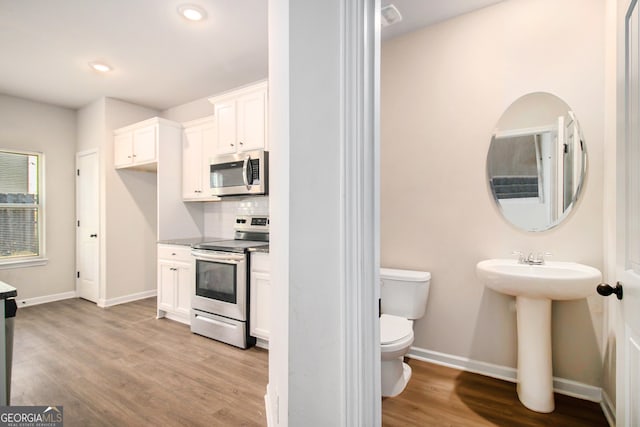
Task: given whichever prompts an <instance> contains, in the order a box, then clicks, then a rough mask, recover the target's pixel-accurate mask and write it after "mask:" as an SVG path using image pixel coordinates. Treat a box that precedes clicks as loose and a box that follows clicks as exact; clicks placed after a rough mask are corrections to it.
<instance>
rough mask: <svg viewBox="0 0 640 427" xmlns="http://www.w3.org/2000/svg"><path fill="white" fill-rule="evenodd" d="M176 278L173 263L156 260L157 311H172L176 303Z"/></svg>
mask: <svg viewBox="0 0 640 427" xmlns="http://www.w3.org/2000/svg"><path fill="white" fill-rule="evenodd" d="M176 276H177V275H176V270H175V267H174V265H173V263H169V262H166V261H161V260H158V309H160V310H164V311H168V312H172V311H173V309H174V307H175V303H176V297H175V289H176Z"/></svg>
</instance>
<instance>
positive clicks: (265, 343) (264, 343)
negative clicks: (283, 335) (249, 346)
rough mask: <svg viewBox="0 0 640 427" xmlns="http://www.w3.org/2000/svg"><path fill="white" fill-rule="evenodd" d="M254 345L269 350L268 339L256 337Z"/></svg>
mask: <svg viewBox="0 0 640 427" xmlns="http://www.w3.org/2000/svg"><path fill="white" fill-rule="evenodd" d="M256 347H260V348H262V349H265V350H269V341H267V340H263V339H262V338H256Z"/></svg>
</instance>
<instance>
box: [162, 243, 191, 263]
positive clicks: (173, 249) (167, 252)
mask: <svg viewBox="0 0 640 427" xmlns="http://www.w3.org/2000/svg"><path fill="white" fill-rule="evenodd" d="M158 258H161V259H167V260H176V261H186V262H191V247H189V246H181V245H158Z"/></svg>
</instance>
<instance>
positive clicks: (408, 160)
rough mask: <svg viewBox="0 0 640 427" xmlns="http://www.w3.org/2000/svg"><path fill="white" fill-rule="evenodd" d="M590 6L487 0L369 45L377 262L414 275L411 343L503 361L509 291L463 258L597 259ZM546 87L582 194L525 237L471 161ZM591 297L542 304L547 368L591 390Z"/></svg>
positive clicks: (599, 54)
mask: <svg viewBox="0 0 640 427" xmlns="http://www.w3.org/2000/svg"><path fill="white" fill-rule="evenodd" d="M604 12H605V10H604V2H601V1H598V0H518V1H509V2H503V3H499V4H497V5H494V6H492V7H489V8H485V9H482V10H480V11H477V12H473V13H470V14H467V15H463V16H461V17H458V18H455V19H452V20H449V21H445V22H442V23H439V24H436V25H434V26H431V27H428V28H426V29H423V30H420V31H417V32H414V33H411V34H408V35H406V36H403V37H400V38H396V39H392V40H390V41H388V42H385V43H384V44H383V45H382V59H381V62H382V64H381V67H382V69H381V86H382V88H381V265H382V266H384V267H395V268H406V269H416V270H427V271H430V272H431V273H432V286H431V292H430V299H429V302H428V306H427V314H426V315H425V317H424V318H423V319H421V320H418V321H417V322H416V324H415V328H414V329H415V334H416V338H415V342H414V347H415V348H417V349H423V350H426V352H423V354H428V355H436V356H437V355H438V353H444V354H446V355H452V356H455V357H458V358H461V359H459V360H466V359H472V360H474V361H480V362H486V363H490V364H495V365H499V366H506V367H515V365H516V319H515V307H514V303H513V298H511V297H507V296H503V295H500V294H497V293H495V292H493V291H490V290H487V289H485V288H484V286H483V285H482V283H480V282H479V281H478V280H477V278H476V275H475V265H476V263H477V262H478V261H480V260H482V259H485V258H499V257H511V256H512V255H511V252H512V251H514V250H519V251H523V252H528V251H550V252H552V253H553V258H552V259H554V260H571V261H577V262H581V263H585V264H589V265H592V266H595V267H598V268H602V267H603V232H602V230H603V214H602V199H603V190H602V188H603V160H602V158H603V138H604V109H603V108H604V107H603V105H604ZM538 91H542V92H549V93H552V94H555V95H557V96H559V97H560V98H562V99H563V100H564V101H565V102H566V103H567V104H568V105H569V106H570V107H571V108H572V109H573V110H574V112H575V113H576V115H577V118H578V120H579V122H580V124H581V126H582V131H583V135H584V138H585V142H586V145H587V151H588V154H589V164H588V172H587V174H588V176H587V180H586V186H585V189H584V193H583V197H582V198H581V200H580V201H579V203H578V205H577V208H576V209H575V211H574V212H573V214H572V215H571V216H570V217H569V218H568V220H567V221H565V222H564V223H563V224H562V225H560V226H558V227H556V228H554V229H552V230H549V231H545V232H540V233H527V232H523V231H520V230H518V229H516V228H514V227H513V226H511V225H510V224H509V223H508V222H507V221H505V220H504V219H503V218H502V217H501V216H500V214H499V211H498V209H497V208H496V206H495V205H494V203H493V200H492V198H491V197H490V195H489V190H488V185H487V179H486V169H485V161H486V154H487V150H488V148H489V144H490V140H491V134H492V132H493V130H494V127H495V125H496V123H497V121H498V119H499V118H500V116H501V115H502V113H503V112H504V110H505V109H506V108H507V107H508V106H509V105H510V104H511V103H512V102H513V101H515V100H516V99H517V98H519V97H520V96H522V95H524V94H527V93H530V92H538ZM602 307H603V302H602V300H601V299H599V297H591V298H589V299H585V300H579V301H571V302H554V303H553V314H552V316H553V331H552V337H553V351H554V354H553V363H554V375H555V376H556V377H561V378H565V379H570V380H574V381H578V382H581V383H585V384H590V385H595V386H600V385H601V384H602V369H601V365H602V362H601V356H600V348H601V345H602V342H601V341H602V332H601V330H602V320H603V319H602V317H603V315H602Z"/></svg>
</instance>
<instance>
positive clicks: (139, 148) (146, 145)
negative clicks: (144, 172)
mask: <svg viewBox="0 0 640 427" xmlns="http://www.w3.org/2000/svg"><path fill="white" fill-rule="evenodd" d="M156 136H157V126H156V125H153V126H148V127H145V128H142V129H136V130H134V131H133V162H134V163H146V162H152V161H154V160H156V141H157V138H156Z"/></svg>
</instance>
